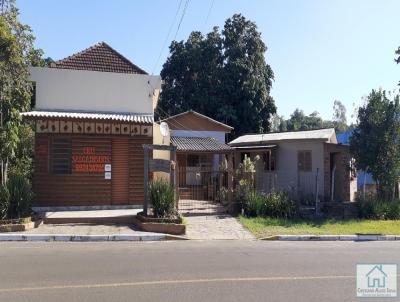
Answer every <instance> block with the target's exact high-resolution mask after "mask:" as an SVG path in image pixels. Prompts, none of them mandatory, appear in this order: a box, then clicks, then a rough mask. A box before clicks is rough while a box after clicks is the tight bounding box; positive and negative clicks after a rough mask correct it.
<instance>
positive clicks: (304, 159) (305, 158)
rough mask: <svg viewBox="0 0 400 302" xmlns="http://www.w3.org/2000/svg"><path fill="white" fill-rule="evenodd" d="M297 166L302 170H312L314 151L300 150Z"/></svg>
mask: <svg viewBox="0 0 400 302" xmlns="http://www.w3.org/2000/svg"><path fill="white" fill-rule="evenodd" d="M297 166H298V168H299V171H301V172H311V171H312V153H311V151H310V150H303V151H298V153H297Z"/></svg>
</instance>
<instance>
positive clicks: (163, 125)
mask: <svg viewBox="0 0 400 302" xmlns="http://www.w3.org/2000/svg"><path fill="white" fill-rule="evenodd" d="M160 132H161V135H162V136H163V137H166V136H168V135H169V127H168V124H167V123H166V122H161V124H160Z"/></svg>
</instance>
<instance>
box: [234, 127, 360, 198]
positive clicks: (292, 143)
mask: <svg viewBox="0 0 400 302" xmlns="http://www.w3.org/2000/svg"><path fill="white" fill-rule="evenodd" d="M229 145H230V146H231V147H233V148H235V163H236V166H237V165H238V164H239V163H240V162H241V161H243V159H244V158H245V157H246V156H247V157H250V158H251V159H256V158H258V160H257V161H256V177H255V183H256V188H257V189H258V190H259V191H262V192H271V191H273V190H281V191H286V192H288V193H289V194H291V195H292V196H293V197H296V198H298V199H304V200H315V198H316V197H318V199H319V200H320V201H352V200H354V198H355V192H356V190H357V179H356V175H355V174H354V173H352V165H353V162H352V158H351V156H350V152H349V146H346V145H340V144H338V143H337V139H336V133H335V129H333V128H330V129H319V130H310V131H293V132H279V133H266V134H250V135H243V136H240V137H238V138H237V139H235V140H233V141H231V142H230V143H229Z"/></svg>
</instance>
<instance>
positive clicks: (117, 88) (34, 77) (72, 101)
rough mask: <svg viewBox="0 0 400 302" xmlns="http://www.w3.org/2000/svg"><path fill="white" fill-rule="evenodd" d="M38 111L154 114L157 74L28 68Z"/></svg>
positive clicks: (157, 85) (159, 86)
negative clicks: (33, 83)
mask: <svg viewBox="0 0 400 302" xmlns="http://www.w3.org/2000/svg"><path fill="white" fill-rule="evenodd" d="M30 73H31V77H30V80H31V81H34V82H36V106H35V109H37V110H64V111H71V110H75V111H98V112H120V113H122V112H123V113H147V114H153V109H154V108H153V106H155V104H156V102H155V101H154V99H155V98H156V97H158V92H159V90H160V88H161V78H160V77H159V76H151V75H142V74H125V73H112V72H98V71H86V70H69V69H58V68H43V67H31V68H30Z"/></svg>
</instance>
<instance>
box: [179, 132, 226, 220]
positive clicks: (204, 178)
mask: <svg viewBox="0 0 400 302" xmlns="http://www.w3.org/2000/svg"><path fill="white" fill-rule="evenodd" d="M171 143H172V145H174V146H176V147H177V185H178V195H179V201H178V210H179V211H180V212H181V213H182V214H183V215H216V214H218V215H219V214H224V213H226V212H227V207H226V206H227V205H228V202H229V198H232V192H233V180H232V172H233V153H232V150H233V149H232V148H231V147H229V146H228V145H226V144H224V143H221V142H219V141H217V140H216V139H214V138H211V137H174V136H173V137H171ZM229 179H231V181H229ZM230 192H231V193H230Z"/></svg>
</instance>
